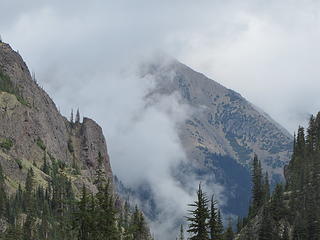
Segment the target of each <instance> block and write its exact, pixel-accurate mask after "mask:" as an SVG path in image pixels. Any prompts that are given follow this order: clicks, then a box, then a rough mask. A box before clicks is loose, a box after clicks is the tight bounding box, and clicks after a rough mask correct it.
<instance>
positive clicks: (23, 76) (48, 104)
mask: <svg viewBox="0 0 320 240" xmlns="http://www.w3.org/2000/svg"><path fill="white" fill-rule="evenodd" d="M0 70H1V73H2V75H4V76H7V77H8V79H9V81H10V82H11V83H10V84H11V85H12V86H13V88H14V89H15V91H12V92H13V94H10V93H8V92H5V91H2V92H0V120H1V124H0V139H2V140H8V141H10V142H12V147H11V148H10V149H9V150H5V149H1V150H0V161H1V163H2V164H3V167H4V169H5V171H8V172H9V171H10V172H11V173H12V174H11V175H10V179H9V180H8V181H9V182H10V183H11V186H12V187H13V188H16V187H17V183H18V182H19V181H21V180H22V179H23V178H25V174H26V168H27V167H28V166H30V165H32V164H34V165H36V166H38V168H40V166H42V164H43V158H44V155H46V156H47V158H48V159H49V161H52V160H53V159H55V160H60V161H62V162H64V163H66V164H69V165H70V166H71V165H72V164H73V163H74V164H77V165H79V167H80V169H81V176H80V175H79V179H78V178H75V180H74V183H75V184H77V185H79V184H82V183H85V184H87V185H88V187H90V186H89V185H92V184H90V182H89V181H88V180H87V179H86V178H89V179H90V178H91V179H92V178H93V175H94V169H95V167H97V157H98V153H99V152H100V153H101V155H102V156H103V160H104V161H103V162H104V167H105V172H106V174H107V176H108V178H109V179H112V170H111V166H110V161H109V156H108V152H107V147H106V142H105V139H104V136H103V133H102V129H101V128H100V126H98V125H97V124H96V123H95V122H94V121H93V120H91V119H88V118H84V119H83V123H80V122H76V123H70V122H69V121H68V120H67V119H66V118H65V117H63V116H62V115H61V114H60V113H59V111H58V110H57V108H56V106H55V104H54V102H53V101H52V100H51V99H50V97H49V96H48V95H47V93H46V92H45V91H44V90H42V89H41V88H40V87H39V86H38V85H37V83H36V82H35V81H34V80H33V79H32V78H31V75H30V73H29V70H28V68H27V66H26V64H25V63H24V61H23V60H22V58H21V57H20V55H19V54H17V53H16V52H14V51H13V50H12V49H11V47H10V46H9V45H8V44H5V43H0ZM14 95H16V96H14ZM19 99H20V101H19ZM21 99H22V100H21ZM17 162H18V163H19V164H20V165H22V166H25V167H26V168H25V167H22V169H20V168H21V166H20V168H19V167H18V164H17ZM21 170H22V171H21ZM39 175H40V176H41V178H43V174H42V173H41V172H39ZM91 187H92V186H91Z"/></svg>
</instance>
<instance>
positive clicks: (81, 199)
mask: <svg viewBox="0 0 320 240" xmlns="http://www.w3.org/2000/svg"><path fill="white" fill-rule="evenodd" d="M99 158H100V160H98V161H99V166H98V168H97V170H96V176H95V185H96V188H97V193H96V194H94V193H92V191H90V190H89V189H88V188H86V187H85V186H84V185H83V187H82V189H81V190H80V191H81V194H80V195H79V196H76V194H75V190H74V186H73V185H72V182H71V180H70V179H69V178H68V177H67V176H66V175H65V174H63V171H62V168H63V164H61V163H59V162H58V161H52V164H50V165H49V164H48V162H46V161H45V160H44V161H45V162H44V163H43V166H42V170H43V171H45V172H46V173H47V174H48V176H49V177H50V180H49V181H48V184H47V186H46V187H44V186H37V185H36V181H35V173H34V169H33V167H31V168H30V169H29V170H28V173H27V177H26V180H25V182H24V186H21V185H20V184H19V186H18V189H17V190H16V192H15V193H14V194H8V193H7V191H6V175H5V173H4V172H3V169H2V167H1V164H0V221H1V224H0V225H1V226H0V228H1V231H0V239H3V240H62V239H68V240H93V239H94V240H100V239H101V240H102V239H103V240H120V239H121V240H133V239H135V240H148V239H151V237H150V233H149V229H148V227H147V224H146V221H145V218H144V215H143V214H142V212H141V211H140V210H139V209H138V208H137V207H135V208H134V209H132V208H131V207H130V206H129V204H128V203H127V202H126V203H124V204H122V202H121V201H120V200H119V199H118V198H117V197H116V196H115V195H114V194H113V193H112V190H111V184H110V182H109V181H108V180H107V179H106V177H105V173H104V171H103V168H102V161H101V159H102V157H101V154H99Z"/></svg>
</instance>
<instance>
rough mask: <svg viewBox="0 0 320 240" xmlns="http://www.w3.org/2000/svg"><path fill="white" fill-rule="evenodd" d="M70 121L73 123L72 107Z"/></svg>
mask: <svg viewBox="0 0 320 240" xmlns="http://www.w3.org/2000/svg"><path fill="white" fill-rule="evenodd" d="M70 122H71V123H73V109H71V115H70Z"/></svg>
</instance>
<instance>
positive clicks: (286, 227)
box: [281, 225, 290, 240]
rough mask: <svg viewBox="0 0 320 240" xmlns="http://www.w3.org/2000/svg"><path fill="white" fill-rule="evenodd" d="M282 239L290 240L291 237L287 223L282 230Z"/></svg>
mask: <svg viewBox="0 0 320 240" xmlns="http://www.w3.org/2000/svg"><path fill="white" fill-rule="evenodd" d="M281 240H290V238H289V229H288V226H287V225H285V226H284V229H283V232H282V236H281Z"/></svg>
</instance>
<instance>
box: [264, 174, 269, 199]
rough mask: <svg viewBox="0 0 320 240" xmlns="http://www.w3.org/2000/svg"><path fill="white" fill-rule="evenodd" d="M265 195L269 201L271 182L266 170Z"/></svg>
mask: <svg viewBox="0 0 320 240" xmlns="http://www.w3.org/2000/svg"><path fill="white" fill-rule="evenodd" d="M263 195H264V202H268V201H269V199H270V184H269V175H268V172H266V173H265V175H264V181H263Z"/></svg>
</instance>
